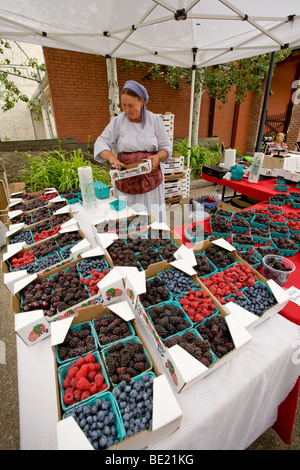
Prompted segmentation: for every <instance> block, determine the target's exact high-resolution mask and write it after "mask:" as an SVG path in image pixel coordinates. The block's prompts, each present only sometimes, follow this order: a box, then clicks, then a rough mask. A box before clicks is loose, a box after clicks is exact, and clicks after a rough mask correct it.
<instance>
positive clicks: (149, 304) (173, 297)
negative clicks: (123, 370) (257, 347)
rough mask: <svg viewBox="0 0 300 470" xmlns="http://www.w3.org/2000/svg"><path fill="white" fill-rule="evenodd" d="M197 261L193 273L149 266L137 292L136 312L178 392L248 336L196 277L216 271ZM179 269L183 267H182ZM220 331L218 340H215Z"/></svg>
mask: <svg viewBox="0 0 300 470" xmlns="http://www.w3.org/2000/svg"><path fill="white" fill-rule="evenodd" d="M202 261H203V260H201V259H199V260H197V265H195V266H194V268H195V272H196V274H191V273H192V271H191V270H190V269H189V268H190V266H188V267H187V269H186V270H184V269H178V268H176V267H174V266H173V265H172V264H170V263H169V264H168V266H167V267H166V268H165V269H163V268H161V266H159V265H156V266H154V265H153V266H151V267H150V270H149V272H148V273H147V278H146V292H145V293H143V294H141V295H139V297H138V300H137V303H136V313H137V315H139V317H140V319H141V320H142V322H143V324H144V326H145V328H146V331H147V333H148V334H149V337H150V338H151V340H152V343H153V346H154V347H155V349H156V351H157V352H158V354H159V356H160V359H161V361H162V364H163V365H164V367H165V368H166V371H167V372H168V374H169V375H170V378H171V380H172V381H173V384H174V386H175V388H176V390H177V392H178V393H181V392H182V391H183V390H185V389H186V387H187V386H188V385H190V384H191V383H193V382H194V381H197V380H199V379H202V378H203V377H205V376H206V375H208V374H209V373H211V372H212V371H214V370H216V368H217V367H218V366H219V365H221V364H224V363H225V362H227V361H228V360H230V359H231V357H232V355H233V354H235V353H237V351H240V350H241V349H243V347H244V346H245V345H246V344H247V343H248V342H249V341H250V340H251V339H252V337H251V335H250V334H249V332H248V331H247V330H246V329H245V328H244V327H243V326H242V325H241V324H240V322H238V320H236V319H235V317H234V316H233V315H228V314H226V312H225V311H224V309H223V307H222V305H219V306H218V307H217V305H216V302H215V300H214V299H213V297H212V296H211V295H209V294H208V292H207V291H206V289H205V288H203V287H202V285H201V283H200V280H199V277H198V276H200V273H201V272H202V273H204V272H205V273H206V274H204V276H205V277H204V278H206V277H207V276H209V274H207V269H206V268H209V270H212V271H211V272H212V273H214V272H216V269H215V267H214V266H213V264H212V263H210V262H207V264H203V263H202ZM182 268H183V266H182ZM218 335H219V336H221V335H222V338H221V339H220V341H219V340H218V342H217V340H216V341H214V338H215V337H217V338H219V336H218Z"/></svg>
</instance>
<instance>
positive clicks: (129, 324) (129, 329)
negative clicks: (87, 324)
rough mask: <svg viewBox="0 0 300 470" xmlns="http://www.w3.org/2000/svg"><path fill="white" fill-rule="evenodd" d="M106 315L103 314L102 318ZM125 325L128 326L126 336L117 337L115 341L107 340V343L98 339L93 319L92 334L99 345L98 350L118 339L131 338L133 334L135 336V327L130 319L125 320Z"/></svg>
mask: <svg viewBox="0 0 300 470" xmlns="http://www.w3.org/2000/svg"><path fill="white" fill-rule="evenodd" d="M106 317H107V315H104V318H106ZM126 325H127V327H128V334H126V336H124V337H123V338H119V339H117V340H115V341H109V342H108V343H105V344H104V343H101V341H100V340H99V334H98V331H97V330H96V327H95V319H94V320H93V321H92V327H93V331H94V335H95V339H96V343H97V345H98V347H99V349H100V350H102V349H103V348H106V347H108V346H111V345H112V344H115V343H117V342H118V341H120V339H128V338H131V337H133V336H136V332H135V329H134V327H133V325H132V323H131V322H130V321H127V322H126Z"/></svg>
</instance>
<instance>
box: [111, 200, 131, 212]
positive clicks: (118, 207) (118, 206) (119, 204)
mask: <svg viewBox="0 0 300 470" xmlns="http://www.w3.org/2000/svg"><path fill="white" fill-rule="evenodd" d="M126 206H127V202H126V201H121V200H119V199H117V200H116V201H112V202H110V203H109V207H110V208H111V209H113V210H115V211H122V210H123V209H125V207H126Z"/></svg>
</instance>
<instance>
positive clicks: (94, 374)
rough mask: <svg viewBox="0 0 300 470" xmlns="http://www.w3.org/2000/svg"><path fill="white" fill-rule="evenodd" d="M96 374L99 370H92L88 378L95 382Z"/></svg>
mask: <svg viewBox="0 0 300 470" xmlns="http://www.w3.org/2000/svg"><path fill="white" fill-rule="evenodd" d="M96 375H97V372H96V371H95V370H91V371H90V372H89V373H88V375H87V378H88V380H89V381H90V382H94V380H95V377H96Z"/></svg>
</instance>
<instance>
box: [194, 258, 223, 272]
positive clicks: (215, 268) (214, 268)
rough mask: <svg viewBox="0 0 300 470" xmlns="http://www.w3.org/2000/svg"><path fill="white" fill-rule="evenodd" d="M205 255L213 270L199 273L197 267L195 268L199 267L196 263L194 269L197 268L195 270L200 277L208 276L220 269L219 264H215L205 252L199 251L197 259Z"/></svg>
mask: <svg viewBox="0 0 300 470" xmlns="http://www.w3.org/2000/svg"><path fill="white" fill-rule="evenodd" d="M203 256H204V257H205V258H206V259H207V261H208V264H209V265H210V266H211V268H212V270H211V272H210V273H207V274H201V275H199V274H198V271H197V269H195V268H197V266H196V265H195V266H194V269H195V271H197V275H198V277H207V276H211V274H214V273H216V272H217V271H218V268H217V266H215V265H214V263H213V262H212V261H211V260H210V259H209V258H208V257H207V256H206V255H205V254H204V253H198V254H197V255H196V260H197V258H198V257H199V258H200V257H203Z"/></svg>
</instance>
